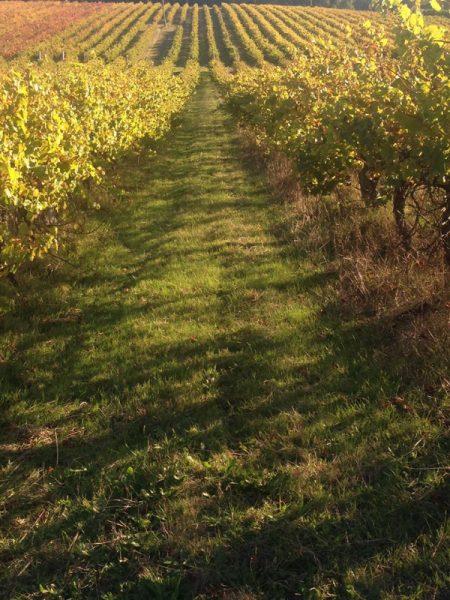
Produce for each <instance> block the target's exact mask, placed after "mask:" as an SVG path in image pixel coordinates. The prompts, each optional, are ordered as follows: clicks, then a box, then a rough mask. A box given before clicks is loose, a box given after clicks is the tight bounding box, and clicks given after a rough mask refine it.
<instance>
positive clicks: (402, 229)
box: [392, 184, 411, 251]
mask: <svg viewBox="0 0 450 600" xmlns="http://www.w3.org/2000/svg"><path fill="white" fill-rule="evenodd" d="M407 192H408V185H407V184H399V185H398V186H396V187H395V188H394V194H393V198H392V200H393V209H394V210H393V212H394V219H395V225H396V227H397V231H398V233H399V235H400V238H401V241H402V246H403V248H404V249H405V250H407V251H409V250H411V234H410V231H409V229H408V224H407V222H406V217H405V206H406V195H407Z"/></svg>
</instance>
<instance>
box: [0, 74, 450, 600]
mask: <svg viewBox="0 0 450 600" xmlns="http://www.w3.org/2000/svg"><path fill="white" fill-rule="evenodd" d="M208 77H209V76H208V75H207V74H203V75H202V82H201V85H200V87H199V89H198V91H197V93H196V94H195V96H194V98H193V100H192V102H191V103H190V105H189V107H188V110H187V112H186V114H185V115H184V117H183V119H182V120H181V122H180V123H179V124H178V125H177V127H176V128H175V129H174V131H173V132H172V134H171V135H170V136H169V137H168V138H167V139H166V140H165V141H164V142H163V143H162V144H161V147H160V148H159V150H158V154H157V156H156V157H153V158H148V157H145V156H141V157H140V159H139V161H138V160H137V159H136V157H134V158H133V157H130V158H129V159H128V160H127V161H125V162H124V163H123V164H122V165H121V166H120V169H119V173H118V174H117V176H116V178H115V180H114V181H115V183H116V184H120V186H121V191H120V192H119V191H118V192H117V198H116V199H115V200H114V201H112V202H111V205H110V206H108V207H107V208H104V209H103V210H102V212H101V213H100V214H98V215H97V216H96V219H95V222H94V223H93V225H92V226H93V227H94V228H95V227H97V228H98V229H97V230H96V231H95V233H93V234H92V235H89V236H86V237H85V239H84V240H83V241H82V242H81V244H80V248H79V251H78V253H77V255H76V257H75V258H72V259H71V260H72V261H73V260H76V261H77V263H78V266H76V267H75V266H71V265H68V264H66V265H65V266H64V267H62V268H60V269H59V270H57V271H56V272H55V273H53V274H52V275H49V276H48V278H47V279H44V280H43V279H42V278H37V277H32V276H27V277H26V278H23V281H22V286H23V287H22V296H17V295H15V292H13V291H12V290H11V289H9V288H7V287H6V286H5V285H3V287H2V311H1V313H0V327H1V334H2V337H1V343H0V361H1V362H0V369H1V371H0V385H1V392H0V394H1V396H0V398H1V400H0V402H1V403H0V407H1V413H0V419H1V433H0V452H1V470H0V491H1V504H0V511H1V512H0V514H1V528H0V562H1V565H2V568H1V569H0V597H1V598H5V599H6V598H8V599H9V598H14V599H25V598H27V599H31V598H33V599H35V598H54V597H55V598H70V599H83V600H84V599H91V598H92V599H97V598H101V599H104V600H112V599H116V598H117V599H121V598H131V599H133V598H136V599H142V598H144V599H146V598H149V599H153V598H155V599H163V600H168V599H190V598H197V599H204V600H209V599H214V598H221V599H224V600H225V599H228V600H238V599H240V600H244V599H246V600H251V599H260V598H264V599H267V600H276V599H290V598H302V599H307V600H310V599H328V598H339V599H341V598H342V599H347V598H348V599H361V598H364V599H365V598H368V599H372V598H373V599H394V598H399V599H400V598H411V599H419V598H420V599H427V600H428V599H431V598H437V599H439V598H440V599H442V600H443V599H445V598H448V597H449V594H450V581H449V577H448V559H449V545H448V515H447V511H448V502H449V486H448V483H446V480H445V475H446V474H448V470H446V469H445V468H444V467H445V460H446V457H448V449H449V444H448V438H446V436H445V431H446V430H445V426H446V424H447V425H448V412H447V415H446V413H445V398H444V393H443V391H442V390H441V389H440V388H439V386H436V387H435V388H433V393H432V394H431V395H430V393H429V392H428V393H425V392H424V390H423V389H422V388H421V387H419V386H418V385H417V382H415V381H412V380H411V381H409V380H407V379H405V378H404V377H403V375H402V373H405V372H407V371H405V365H404V364H403V362H402V358H401V356H399V357H396V358H395V360H394V359H393V357H392V356H391V355H390V354H389V353H388V350H386V344H385V343H384V342H383V340H382V339H381V337H382V336H381V334H380V332H378V331H377V330H376V328H372V327H371V326H369V325H367V324H364V323H357V322H353V321H346V320H343V319H342V318H341V317H340V316H339V314H338V313H336V311H335V310H333V309H332V308H328V309H324V305H325V304H326V303H327V302H328V300H329V299H331V298H332V297H333V296H332V294H333V292H332V285H333V282H332V280H330V276H329V275H327V274H326V272H325V271H324V272H322V271H320V269H318V268H317V265H315V264H314V263H313V261H312V260H311V259H310V258H308V257H307V256H304V255H303V254H302V253H301V251H300V250H299V249H298V248H296V246H294V245H293V244H292V243H291V241H290V239H289V236H288V235H286V227H284V224H285V222H286V219H287V218H288V215H287V214H286V210H285V209H284V208H283V207H281V206H278V205H275V204H274V202H273V201H272V200H271V199H270V198H269V195H268V192H267V191H266V189H265V187H264V183H263V178H262V177H261V174H258V173H257V172H256V171H255V170H254V169H253V167H252V165H251V164H249V163H248V161H247V160H246V159H245V158H244V157H243V156H242V154H241V151H240V148H239V143H238V140H237V138H236V135H235V133H234V128H233V124H232V123H231V122H230V120H229V118H228V117H227V115H226V114H225V113H224V112H223V111H222V109H220V108H219V106H218V98H217V94H216V91H215V89H214V87H213V85H212V83H211V81H210V80H209V78H208ZM406 366H407V365H406ZM440 376H442V373H434V372H430V373H429V374H428V377H429V378H430V380H432V381H434V382H436V381H438V380H439V377H440ZM426 382H427V380H426V378H425V379H424V384H425V383H426ZM399 395H402V397H406V398H407V402H408V403H409V404H408V406H410V407H411V408H410V410H407V411H402V410H399V408H398V403H395V402H392V398H394V397H396V396H399ZM447 411H448V406H447Z"/></svg>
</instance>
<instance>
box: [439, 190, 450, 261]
mask: <svg viewBox="0 0 450 600" xmlns="http://www.w3.org/2000/svg"><path fill="white" fill-rule="evenodd" d="M441 239H442V245H443V247H444V261H445V265H446V267H447V268H448V269H450V184H447V185H446V187H445V204H444V210H443V211H442V218H441Z"/></svg>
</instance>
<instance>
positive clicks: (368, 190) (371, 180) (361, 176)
mask: <svg viewBox="0 0 450 600" xmlns="http://www.w3.org/2000/svg"><path fill="white" fill-rule="evenodd" d="M358 181H359V187H360V190H361V197H362V199H363V200H364V203H365V204H366V205H367V206H374V204H375V202H376V199H377V187H378V181H379V178H378V177H371V176H370V171H369V169H368V167H367V165H364V167H363V168H362V169H361V170H360V171H358Z"/></svg>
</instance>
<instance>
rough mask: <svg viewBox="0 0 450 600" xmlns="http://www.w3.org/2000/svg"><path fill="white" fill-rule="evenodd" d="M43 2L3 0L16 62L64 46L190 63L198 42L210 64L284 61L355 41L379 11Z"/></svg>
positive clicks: (68, 53) (7, 43)
mask: <svg viewBox="0 0 450 600" xmlns="http://www.w3.org/2000/svg"><path fill="white" fill-rule="evenodd" d="M35 5H37V6H38V9H34V8H33V10H31V9H30V8H29V5H28V4H27V3H23V2H15V1H13V2H8V3H3V4H0V10H1V11H2V13H0V15H1V16H2V17H3V19H2V20H4V22H3V24H2V25H0V28H3V30H2V29H0V33H1V35H2V38H3V39H2V47H0V55H3V56H4V57H7V58H11V57H13V58H14V61H13V62H14V63H20V62H26V61H29V60H30V59H31V60H33V59H37V57H38V56H40V57H41V58H42V59H43V60H46V61H56V62H58V61H60V60H61V56H62V52H64V53H65V58H66V59H77V60H78V59H79V60H88V59H89V58H93V57H97V58H102V59H104V60H105V61H107V62H112V61H115V60H117V59H119V58H126V59H128V60H129V61H132V62H134V61H137V60H140V59H147V60H151V61H152V62H153V63H154V64H156V65H159V64H162V63H163V62H164V61H165V60H167V59H170V60H173V62H175V64H176V65H177V66H184V64H185V63H186V60H187V59H188V57H189V56H190V55H191V54H192V51H193V48H194V47H195V45H196V44H198V45H199V48H200V50H201V51H200V52H199V62H200V65H201V66H207V65H208V64H209V61H210V59H211V57H212V56H214V57H216V58H217V59H218V60H220V61H221V62H222V63H223V64H224V65H225V66H232V65H234V64H248V65H261V64H263V63H264V62H265V61H268V62H269V63H274V64H280V63H283V62H286V61H287V60H289V59H290V58H292V56H293V55H294V54H295V53H297V52H303V51H307V50H308V49H310V48H312V47H314V46H315V45H316V44H323V43H325V42H327V41H329V40H335V41H336V43H347V44H348V43H351V41H352V40H353V38H352V36H350V37H349V35H348V31H347V30H348V28H349V27H351V28H355V25H357V24H358V23H359V24H362V23H363V21H364V20H365V19H366V18H367V17H368V15H371V16H375V13H367V12H363V11H361V12H358V13H355V12H352V11H346V10H334V9H325V8H311V9H309V8H302V7H287V8H283V9H280V7H277V6H270V5H267V6H252V5H246V4H243V5H238V4H223V5H222V6H220V7H219V6H218V5H217V6H213V7H209V6H206V5H202V6H198V5H194V6H191V5H187V4H186V5H180V4H178V3H175V4H170V3H166V4H165V11H163V8H162V5H161V4H158V3H156V4H152V3H146V4H143V3H129V4H127V3H124V4H114V3H109V4H108V5H105V4H100V3H95V4H90V3H89V4H85V3H82V4H80V5H79V6H78V7H77V5H76V4H73V3H71V4H69V5H61V4H56V5H55V7H52V2H42V3H38V2H33V7H34V6H35ZM164 12H165V15H164ZM50 13H51V17H52V18H51V20H49V19H48V16H49V14H50ZM9 15H11V17H12V18H11V19H9V18H8V17H9ZM70 15H72V20H73V21H75V22H74V23H70V21H69V17H70ZM74 15H76V19H75V18H74ZM45 28H46V31H45ZM58 30H59V31H58ZM55 32H57V35H56V36H55V35H52V34H53V33H55ZM39 38H42V39H41V40H39ZM33 41H34V42H36V43H33Z"/></svg>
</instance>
